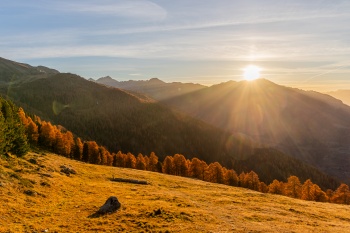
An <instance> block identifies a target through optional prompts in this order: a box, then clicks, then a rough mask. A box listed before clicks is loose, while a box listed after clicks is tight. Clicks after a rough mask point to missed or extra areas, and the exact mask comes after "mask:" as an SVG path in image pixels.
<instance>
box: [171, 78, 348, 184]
mask: <svg viewBox="0 0 350 233" xmlns="http://www.w3.org/2000/svg"><path fill="white" fill-rule="evenodd" d="M165 102H166V103H167V104H168V105H170V106H172V107H175V108H177V109H179V110H181V111H183V112H186V113H188V114H190V115H191V116H193V117H196V118H198V119H201V120H204V121H205V122H208V123H210V124H212V125H215V126H217V127H219V128H221V129H225V130H227V131H229V132H233V133H235V132H237V133H238V132H239V133H241V134H243V135H245V136H246V137H248V138H251V139H252V140H254V141H258V142H260V143H263V144H267V145H270V146H272V147H275V148H279V149H281V150H282V151H284V152H285V153H287V154H289V155H291V156H294V157H296V158H298V159H300V160H302V161H304V162H308V163H310V164H312V165H314V166H316V167H318V168H320V169H321V170H322V171H324V172H326V173H327V174H330V175H333V176H337V177H339V178H340V179H342V180H344V181H346V182H350V174H349V172H348V167H349V166H350V162H349V159H348V157H349V150H348V145H349V143H350V121H349V119H350V107H348V106H347V105H344V104H342V103H341V102H340V101H338V100H336V99H334V98H331V97H330V96H327V95H322V94H317V93H315V92H306V91H302V90H299V89H293V88H288V87H284V86H280V85H277V84H274V83H272V82H270V81H268V80H264V79H260V80H256V81H254V82H247V81H242V82H233V81H231V82H227V83H222V84H219V85H214V86H212V87H209V88H206V89H203V90H200V91H197V92H193V93H190V94H187V95H183V96H179V97H175V98H173V99H169V100H167V101H165Z"/></svg>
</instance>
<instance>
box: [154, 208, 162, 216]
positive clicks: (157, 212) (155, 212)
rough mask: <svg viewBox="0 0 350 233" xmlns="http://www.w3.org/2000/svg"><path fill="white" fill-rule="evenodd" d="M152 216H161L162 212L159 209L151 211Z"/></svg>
mask: <svg viewBox="0 0 350 233" xmlns="http://www.w3.org/2000/svg"><path fill="white" fill-rule="evenodd" d="M153 213H154V215H161V214H162V210H161V209H157V210H154V211H153Z"/></svg>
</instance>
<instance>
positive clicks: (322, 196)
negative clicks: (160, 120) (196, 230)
mask: <svg viewBox="0 0 350 233" xmlns="http://www.w3.org/2000/svg"><path fill="white" fill-rule="evenodd" d="M18 115H19V117H20V119H21V121H22V123H23V125H24V128H25V132H26V136H27V138H28V141H29V142H30V144H31V145H32V146H39V147H41V148H44V149H47V150H49V151H52V152H55V153H57V154H60V155H63V156H65V157H68V158H71V159H75V160H80V161H83V162H87V163H92V164H99V165H107V166H115V167H124V168H132V169H139V170H147V171H152V172H163V173H165V174H170V175H176V176H184V177H191V178H194V179H199V180H203V181H207V182H213V183H220V184H225V185H230V186H238V187H243V188H248V189H251V190H255V191H259V192H263V193H272V194H279V195H285V196H289V197H292V198H299V199H303V200H308V201H319V202H332V203H338V204H350V190H349V186H348V185H346V184H341V185H340V186H339V188H338V189H337V190H335V191H333V190H327V191H326V192H324V191H323V190H321V188H320V187H319V186H318V185H317V184H314V183H312V181H311V180H310V179H308V180H306V181H305V182H304V183H302V182H300V180H299V178H298V177H296V176H290V177H289V178H288V180H287V182H282V181H278V180H273V182H272V183H271V184H269V185H267V184H265V183H264V182H261V181H260V180H259V176H258V174H256V173H255V172H254V171H250V172H249V173H245V172H242V173H241V174H239V175H238V174H237V173H236V172H235V171H234V170H232V169H227V168H225V167H223V166H222V165H221V164H220V163H218V162H214V163H210V164H207V163H206V162H205V161H202V160H200V159H198V158H192V159H191V160H188V159H186V158H185V157H184V156H183V155H181V154H175V155H174V156H166V157H165V159H164V160H163V162H160V161H159V160H158V157H157V156H156V154H155V153H154V152H152V153H151V154H150V155H149V156H148V155H143V154H141V153H139V154H138V155H137V156H136V157H135V156H134V155H133V154H132V153H127V154H124V153H122V152H121V151H119V152H118V153H110V152H109V151H108V150H107V149H106V148H105V147H103V146H100V145H98V144H97V143H96V142H95V141H82V140H81V139H80V138H79V137H75V136H74V135H73V134H72V133H71V132H70V131H68V130H66V129H65V128H63V127H61V126H55V125H52V124H51V123H50V122H46V121H42V120H40V118H38V117H33V118H34V120H33V119H32V118H31V117H29V116H26V115H25V113H24V111H23V110H22V109H20V110H19V114H18Z"/></svg>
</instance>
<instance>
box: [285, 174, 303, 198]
mask: <svg viewBox="0 0 350 233" xmlns="http://www.w3.org/2000/svg"><path fill="white" fill-rule="evenodd" d="M285 195H286V196H288V197H294V198H300V196H301V183H300V181H299V178H298V177H296V176H290V177H289V178H288V181H287V183H286V185H285Z"/></svg>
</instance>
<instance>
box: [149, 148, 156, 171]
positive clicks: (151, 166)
mask: <svg viewBox="0 0 350 233" xmlns="http://www.w3.org/2000/svg"><path fill="white" fill-rule="evenodd" d="M148 170H149V171H153V172H157V171H158V157H157V156H156V154H155V153H154V152H151V154H150V156H149V164H148Z"/></svg>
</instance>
